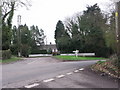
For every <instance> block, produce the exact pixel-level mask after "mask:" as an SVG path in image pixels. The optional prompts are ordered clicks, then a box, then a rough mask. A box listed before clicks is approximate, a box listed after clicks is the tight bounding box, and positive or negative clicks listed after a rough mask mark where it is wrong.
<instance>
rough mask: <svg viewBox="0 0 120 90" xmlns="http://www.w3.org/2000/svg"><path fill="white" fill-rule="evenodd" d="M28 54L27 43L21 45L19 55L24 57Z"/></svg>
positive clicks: (28, 47)
mask: <svg viewBox="0 0 120 90" xmlns="http://www.w3.org/2000/svg"><path fill="white" fill-rule="evenodd" d="M29 54H30V46H29V45H28V44H22V45H21V55H22V56H24V57H29Z"/></svg>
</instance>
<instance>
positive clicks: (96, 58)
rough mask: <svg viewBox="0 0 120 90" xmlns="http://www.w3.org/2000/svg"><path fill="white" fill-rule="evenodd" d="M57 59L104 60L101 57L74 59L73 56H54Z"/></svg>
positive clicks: (78, 58)
mask: <svg viewBox="0 0 120 90" xmlns="http://www.w3.org/2000/svg"><path fill="white" fill-rule="evenodd" d="M55 57H56V58H58V59H62V60H103V59H106V58H102V57H80V56H79V57H75V56H55Z"/></svg>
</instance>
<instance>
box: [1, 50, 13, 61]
mask: <svg viewBox="0 0 120 90" xmlns="http://www.w3.org/2000/svg"><path fill="white" fill-rule="evenodd" d="M11 56H12V55H11V51H10V49H9V50H3V51H2V60H5V59H10V58H11Z"/></svg>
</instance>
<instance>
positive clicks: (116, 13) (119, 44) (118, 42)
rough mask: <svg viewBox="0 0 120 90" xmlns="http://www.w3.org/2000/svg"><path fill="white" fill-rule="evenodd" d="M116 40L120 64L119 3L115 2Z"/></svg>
mask: <svg viewBox="0 0 120 90" xmlns="http://www.w3.org/2000/svg"><path fill="white" fill-rule="evenodd" d="M115 16H116V38H117V56H118V61H119V62H118V63H120V1H118V2H116V12H115Z"/></svg>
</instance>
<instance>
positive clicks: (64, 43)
mask: <svg viewBox="0 0 120 90" xmlns="http://www.w3.org/2000/svg"><path fill="white" fill-rule="evenodd" d="M69 41H70V36H69V34H68V33H67V31H66V30H65V27H64V24H63V22H62V21H60V20H59V21H58V23H57V25H56V30H55V42H56V45H57V48H58V50H59V51H60V52H61V53H64V52H68V51H69V47H70V42H69Z"/></svg>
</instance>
